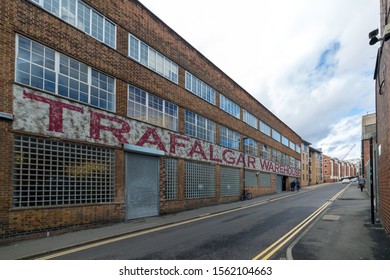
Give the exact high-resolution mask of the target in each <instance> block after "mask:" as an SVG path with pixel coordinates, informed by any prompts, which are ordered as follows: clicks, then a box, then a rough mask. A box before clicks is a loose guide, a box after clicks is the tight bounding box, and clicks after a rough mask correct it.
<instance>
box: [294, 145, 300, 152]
mask: <svg viewBox="0 0 390 280" xmlns="http://www.w3.org/2000/svg"><path fill="white" fill-rule="evenodd" d="M295 151H296V152H297V153H298V154H300V153H301V146H299V145H298V144H297V145H295Z"/></svg>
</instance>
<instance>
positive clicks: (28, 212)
mask: <svg viewBox="0 0 390 280" xmlns="http://www.w3.org/2000/svg"><path fill="white" fill-rule="evenodd" d="M0 18H1V20H2V25H0V33H1V34H2V35H1V39H0V63H1V66H2V67H0V89H1V92H2V94H1V95H0V135H1V137H0V149H1V157H0V194H1V196H0V225H1V226H0V237H1V239H2V240H7V239H9V238H17V237H24V236H29V237H31V236H37V235H42V234H46V233H47V232H58V231H63V230H69V229H70V228H79V227H85V226H92V225H96V224H100V223H110V222H117V221H124V220H130V219H136V218H140V217H145V216H154V215H159V214H163V213H169V212H175V211H181V210H185V209H189V208H194V207H200V206H203V205H211V204H217V203H227V202H231V201H236V200H238V199H239V198H240V194H241V193H242V191H243V189H244V188H246V189H250V190H251V192H252V193H253V195H254V196H260V195H264V194H269V193H275V192H280V191H285V190H288V186H289V182H290V181H291V180H292V179H295V178H298V177H300V169H301V166H300V160H301V151H300V147H301V138H300V136H299V135H297V134H296V133H295V132H294V131H292V130H291V129H290V128H289V127H288V126H287V125H286V124H284V123H283V122H282V121H280V120H279V119H278V118H277V117H276V116H275V115H273V114H272V113H271V112H270V111H269V110H268V109H267V108H265V107H264V106H263V105H262V104H261V103H260V102H259V101H257V100H256V99H255V98H253V97H252V96H251V95H250V94H249V93H247V92H246V91H245V90H244V89H242V88H241V87H240V86H239V85H238V84H237V83H235V82H234V81H233V80H232V79H230V78H229V77H228V76H227V75H226V74H225V73H224V72H223V71H221V70H220V69H219V68H218V67H216V66H215V65H214V64H213V63H212V62H211V61H209V60H208V59H207V58H206V57H204V56H203V55H202V54H201V53H200V52H199V51H197V50H196V49H195V48H193V47H192V46H191V45H190V44H189V43H188V42H186V41H185V40H184V39H183V38H181V37H180V36H179V35H178V34H177V33H175V32H174V31H173V30H172V29H171V28H169V27H168V26H167V25H166V24H164V23H163V22H162V21H161V20H160V19H159V18H158V17H157V16H156V15H154V14H152V13H151V12H150V11H149V10H148V9H147V8H146V7H144V6H143V5H142V4H141V3H139V2H138V1H130V0H126V1H87V0H85V1H84V0H83V1H80V0H70V1H61V0H60V1H43V0H12V1H11V0H3V1H1V9H0ZM244 178H245V179H244Z"/></svg>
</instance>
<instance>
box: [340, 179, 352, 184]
mask: <svg viewBox="0 0 390 280" xmlns="http://www.w3.org/2000/svg"><path fill="white" fill-rule="evenodd" d="M341 183H343V184H349V183H351V180H349V179H343V180H342V181H341Z"/></svg>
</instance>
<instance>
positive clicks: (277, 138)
mask: <svg viewBox="0 0 390 280" xmlns="http://www.w3.org/2000/svg"><path fill="white" fill-rule="evenodd" d="M272 138H273V139H274V140H276V141H278V142H280V133H279V132H278V131H276V130H275V129H272Z"/></svg>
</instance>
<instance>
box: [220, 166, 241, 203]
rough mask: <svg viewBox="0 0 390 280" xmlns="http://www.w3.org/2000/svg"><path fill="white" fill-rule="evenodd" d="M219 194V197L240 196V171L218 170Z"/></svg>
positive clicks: (232, 169) (223, 168)
mask: <svg viewBox="0 0 390 280" xmlns="http://www.w3.org/2000/svg"><path fill="white" fill-rule="evenodd" d="M220 184H221V187H220V193H221V196H232V195H239V194H240V169H234V168H225V167H221V169H220Z"/></svg>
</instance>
